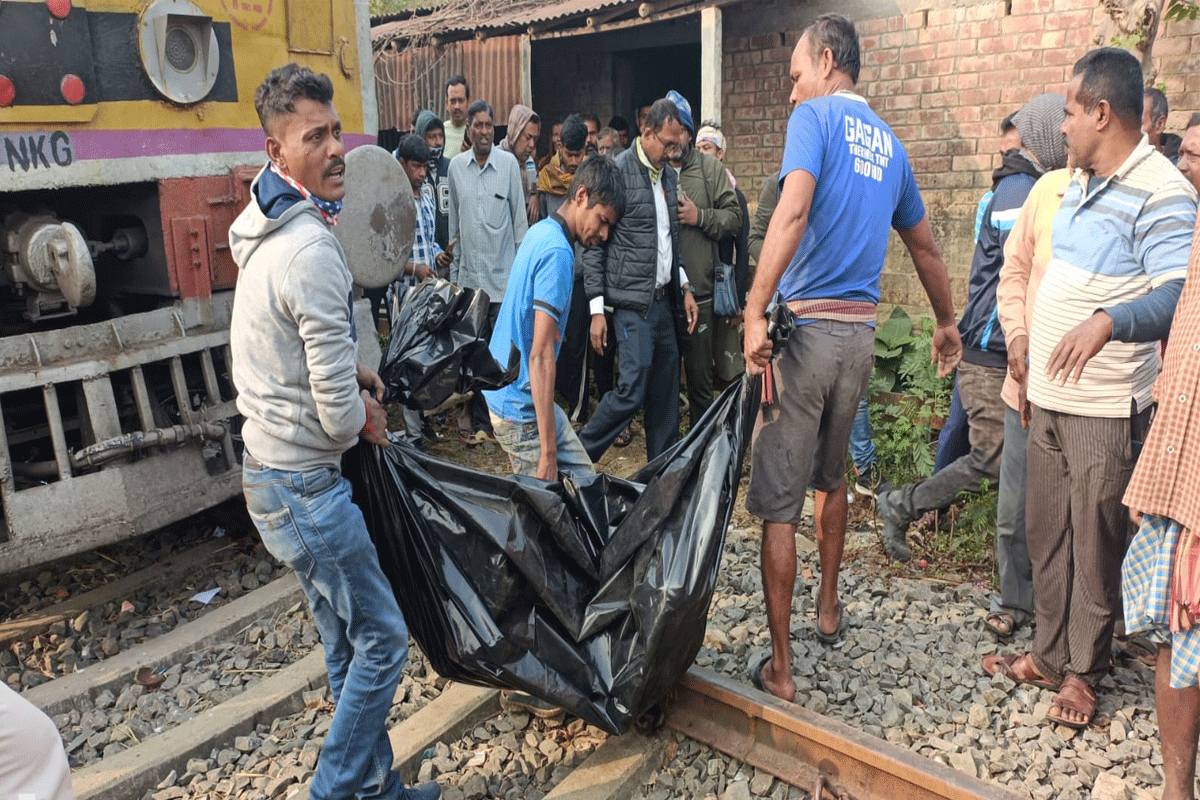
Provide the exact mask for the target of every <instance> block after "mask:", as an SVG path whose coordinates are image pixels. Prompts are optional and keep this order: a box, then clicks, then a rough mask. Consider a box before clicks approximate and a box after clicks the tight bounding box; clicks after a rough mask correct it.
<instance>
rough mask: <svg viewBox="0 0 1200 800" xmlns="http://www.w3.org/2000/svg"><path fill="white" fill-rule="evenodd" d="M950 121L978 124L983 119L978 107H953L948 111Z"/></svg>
mask: <svg viewBox="0 0 1200 800" xmlns="http://www.w3.org/2000/svg"><path fill="white" fill-rule="evenodd" d="M950 119H951V120H952V121H953V122H979V121H980V120H981V119H983V111H982V109H980V107H979V106H955V107H954V108H952V109H950Z"/></svg>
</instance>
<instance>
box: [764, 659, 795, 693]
mask: <svg viewBox="0 0 1200 800" xmlns="http://www.w3.org/2000/svg"><path fill="white" fill-rule="evenodd" d="M774 664H775V660H774V659H769V660H768V661H767V663H765V664H763V668H762V672H760V673H759V677H760V678H762V682H763V688H764V689H766V690H767V691H768V692H770V693H771V694H773V695H775V696H776V697H778V698H779V699H780V700H786V701H788V702H789V703H790V702H792V701H793V700H794V699H795V697H796V684H794V683H793V682H792V676H791V675H788V676H787V677H786V678H783V679H782V680H780V679H778V678H776V677H775V668H774Z"/></svg>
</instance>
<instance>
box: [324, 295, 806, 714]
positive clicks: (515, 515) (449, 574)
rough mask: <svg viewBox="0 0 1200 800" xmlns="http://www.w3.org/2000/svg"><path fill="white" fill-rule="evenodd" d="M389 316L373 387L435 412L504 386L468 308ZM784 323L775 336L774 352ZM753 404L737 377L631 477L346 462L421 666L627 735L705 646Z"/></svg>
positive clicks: (427, 307)
mask: <svg viewBox="0 0 1200 800" xmlns="http://www.w3.org/2000/svg"><path fill="white" fill-rule="evenodd" d="M425 287H430V288H425ZM484 308H486V306H485V307H484ZM397 311H399V312H401V316H400V318H399V319H400V320H402V321H398V323H397V325H396V327H395V328H394V330H393V334H392V341H391V342H390V343H389V345H388V348H387V353H386V354H385V357H384V363H383V364H382V365H381V367H380V370H379V372H380V375H381V376H383V378H384V381H385V382H387V383H388V384H389V393H393V394H394V395H396V396H398V397H399V398H400V399H402V400H403V401H404V402H406V403H410V404H412V405H414V406H419V407H424V408H430V407H433V406H435V405H436V404H437V403H439V402H441V399H444V398H440V397H439V395H440V394H441V393H442V392H443V391H445V389H446V387H447V386H454V385H455V384H457V385H458V387H459V388H462V387H463V386H464V385H468V384H470V382H471V381H472V380H475V379H479V377H480V376H487V377H486V379H485V380H486V381H494V380H495V376H496V374H497V373H499V372H502V371H503V370H502V369H501V367H500V365H498V364H496V363H495V362H494V361H492V362H491V363H490V364H488V363H486V362H487V360H489V359H490V354H488V352H487V350H486V347H481V346H480V345H481V344H484V343H485V340H483V341H481V340H480V339H481V337H483V336H485V335H486V328H487V326H486V313H483V316H482V317H481V316H480V308H479V305H478V296H477V295H474V294H473V293H472V295H466V294H462V290H458V289H454V288H453V287H450V286H449V285H448V284H445V283H444V282H441V283H430V282H427V283H426V284H423V285H422V286H419V287H416V289H414V290H409V291H408V292H407V293H406V294H405V295H404V296H403V298H402V304H401V306H400V307H399V308H398V309H397ZM783 313H784V314H786V313H787V312H786V308H784V310H783ZM404 320H406V321H404ZM481 320H482V322H481ZM790 324H791V323H790V320H786V321H784V322H783V324H775V323H773V325H772V328H773V329H777V330H778V331H779V333H778V334H776V336H777V337H778V338H782V337H783V336H785V335H786V332H787V331H788V330H789V329H790ZM402 325H409V326H415V327H417V328H419V330H418V331H416V332H414V331H412V330H408V329H406V328H403V327H401V326H402ZM470 331H475V333H474V334H472V333H470ZM472 336H475V337H476V338H472ZM423 348H428V349H429V350H430V352H428V353H422V352H420V351H421V350H422V349H423ZM455 365H459V366H461V365H466V366H465V367H463V368H462V373H461V374H460V373H456V370H458V369H459V366H455ZM456 375H457V377H456ZM511 379H512V378H511V377H509V378H508V380H511ZM484 385H487V383H486V382H485V383H484ZM759 392H760V380H759V379H758V378H751V377H749V376H746V377H745V378H744V379H743V380H742V381H741V382H739V383H737V384H735V385H734V386H731V387H730V388H729V389H728V390H726V391H725V393H724V394H722V395H721V397H720V398H719V399H718V400H717V401H716V402H715V403H713V405H712V406H711V407H710V408H709V409H708V411H707V413H706V414H705V415H704V417H703V418H702V419H701V420H700V421H699V422H698V424H696V425H695V426H693V427H692V430H691V431H690V432H689V433H688V435H687V436H686V437H685V438H684V439H683V440H682V441H681V442H679V443H678V444H677V445H675V446H674V447H673V448H671V449H670V450H668V451H667V452H665V453H663V454H662V455H660V456H659V457H658V458H657V459H655V460H654V461H652V462H651V463H649V464H647V465H646V466H645V467H643V468H642V469H641V470H639V471H638V472H637V474H635V475H633V476H631V477H630V478H628V479H621V478H616V477H613V476H611V475H605V474H596V475H594V476H591V477H589V478H587V479H584V480H582V481H580V482H578V483H574V482H571V481H564V482H556V483H545V482H542V481H539V480H536V479H533V478H524V477H517V476H507V477H502V476H497V475H491V474H489V473H485V472H481V471H479V470H475V469H471V468H469V467H466V466H463V465H461V464H455V463H451V462H448V461H444V460H441V459H438V458H435V457H433V456H429V455H426V454H424V453H421V452H419V451H417V450H415V449H413V448H410V447H408V446H407V445H403V444H401V443H400V442H399V441H398V440H396V439H393V440H392V441H393V444H392V446H391V447H389V448H387V449H379V448H376V447H372V446H366V445H362V446H359V447H357V448H355V449H354V450H352V451H350V452H349V453H347V454H346V456H345V458H344V459H343V471H344V473H345V475H346V477H347V478H349V480H350V482H351V484H352V485H353V487H354V500H355V502H356V503H357V504H358V506H359V507H360V508H361V509H362V511H363V514H364V515H365V517H366V520H367V526H368V528H369V529H370V531H371V535H372V538H373V539H374V541H375V544H376V547H377V549H378V551H379V559H380V563H381V564H382V566H383V570H384V573H385V574H386V575H387V577H388V580H389V581H390V582H391V585H392V589H393V590H394V591H395V593H396V598H397V599H398V601H399V603H400V607H401V609H402V610H403V611H404V616H405V619H406V620H407V622H408V627H409V631H410V632H411V633H412V636H413V638H414V639H416V641H417V643H418V644H419V645H420V647H421V650H422V651H424V653H425V655H426V656H427V657H428V658H429V660H430V663H431V664H432V665H433V668H434V669H436V670H437V671H438V673H439V674H441V675H443V676H445V677H447V678H451V679H454V680H458V681H463V682H466V683H472V684H478V685H483V686H493V687H497V688H512V689H522V690H525V691H528V692H530V693H532V694H534V695H536V696H538V697H541V698H543V699H544V700H546V701H548V702H550V703H553V704H554V705H557V706H560V707H562V708H565V709H566V710H567V711H569V712H571V713H572V714H575V715H577V716H579V717H581V718H583V719H585V720H587V721H588V722H590V723H592V724H594V725H597V726H598V727H600V728H603V729H604V730H607V731H609V732H611V733H622V732H624V731H626V730H628V729H629V727H630V726H631V725H632V723H633V722H634V721H635V720H636V719H637V718H638V717H639V716H640V715H641V714H642V713H644V712H645V711H646V710H648V709H649V708H650V707H651V706H653V705H654V704H655V703H657V702H658V701H659V700H660V699H662V697H663V696H664V695H665V694H666V693H667V691H668V689H669V688H670V687H671V686H672V685H673V684H674V683H675V682H676V681H677V680H678V679H679V678H680V677H681V676H682V675H683V674H684V673H685V672H686V671H687V669H688V667H689V666H690V665H691V664H692V661H693V659H694V658H695V656H696V653H697V652H698V651H699V649H700V645H701V643H702V641H703V639H704V631H705V628H706V627H707V618H708V607H709V603H710V601H711V600H712V593H713V587H714V585H715V583H716V577H717V570H718V568H719V566H720V561H721V549H722V546H723V544H724V540H725V530H726V528H727V526H728V524H729V518H730V515H731V513H732V510H733V505H734V501H735V500H736V498H737V489H738V482H739V480H740V479H741V474H742V462H743V457H744V455H745V452H746V447H747V444H748V440H749V434H750V428H751V425H752V423H753V420H754V417H755V414H756V413H757V411H758V407H759V402H760V396H759ZM405 395H408V397H407V399H405V397H404V396H405ZM447 395H448V393H447Z"/></svg>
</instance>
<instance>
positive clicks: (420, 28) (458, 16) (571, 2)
mask: <svg viewBox="0 0 1200 800" xmlns="http://www.w3.org/2000/svg"><path fill="white" fill-rule="evenodd" d="M638 4H639V3H638V0H560V2H553V3H546V2H526V3H521V2H516V3H508V4H505V5H504V6H502V7H501V6H496V7H493V8H490V9H488V11H487V12H486V13H481V12H479V11H478V10H465V11H464V10H455V9H451V8H449V7H447V9H446V10H445V11H443V12H439V11H434V12H433V13H431V14H428V15H418V16H413V17H410V18H409V19H403V20H396V21H395V22H386V23H383V24H382V25H376V26H375V27H373V28H372V29H371V40H372V43H373V44H374V46H375V48H376V49H379V48H380V47H381V46H383V45H385V44H387V43H388V42H390V41H394V40H397V39H416V38H420V37H424V36H434V35H438V36H447V37H454V36H455V35H456V34H458V35H461V34H464V33H473V32H476V31H488V32H489V33H498V32H500V31H507V30H511V31H514V32H515V31H518V30H523V29H525V28H527V27H528V26H530V25H535V24H541V23H546V22H554V21H556V20H567V19H570V18H572V17H581V16H584V15H588V14H594V13H595V12H597V11H606V10H608V9H615V8H617V7H619V6H628V8H629V11H635V10H636V9H637V7H638Z"/></svg>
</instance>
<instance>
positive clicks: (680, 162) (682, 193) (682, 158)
mask: <svg viewBox="0 0 1200 800" xmlns="http://www.w3.org/2000/svg"><path fill="white" fill-rule="evenodd" d="M667 99H668V100H671V101H672V102H673V103H675V105H676V106H678V108H679V119H680V120H681V121H682V122H683V128H684V132H685V136H684V140H683V146H682V148H680V149H679V150H678V151H676V155H675V156H672V158H671V166H673V167H675V169H676V170H677V171H678V173H679V202H678V207H677V209H676V214H677V215H678V217H679V247H680V254H681V256H682V258H683V263H684V265H685V266H686V268H687V271H688V278H690V279H691V281H692V286H693V287H694V288H695V290H696V294H695V297H696V307H697V308H698V309H699V316H698V317H697V319H696V326H695V328H694V329H693V330H692V332H691V333H689V334H687V335H685V336H684V337H683V340H682V346H683V368H684V371H685V372H686V373H687V394H688V414H689V416H690V417H691V424H692V425H695V424H696V423H697V422H698V421H699V420H700V417H702V416H703V415H704V412H705V411H707V410H708V407H709V406H710V405H711V404H712V400H713V377H714V372H715V370H716V353H717V352H719V351H718V350H717V349H716V347H715V343H716V338H717V337H716V327H717V325H718V324H720V325H721V328H722V336H721V337H720V341H721V344H722V345H724V344H725V343H726V341H727V340H728V338H729V337H728V329H729V327H730V326H729V321H728V320H724V319H722V320H720V321H719V323H718V320H717V319H716V318H715V317H714V316H713V280H714V276H715V274H716V268H717V257H718V248H717V243H718V242H719V241H720V240H721V239H724V238H726V237H728V236H736V235H737V234H738V231H740V230H741V229H742V209H741V207H740V206H739V205H738V199H737V193H736V192H735V191H734V190H733V184H732V183H730V181H729V175H728V173H726V172H725V167H724V166H723V165H722V164H721V162H720V161H719V160H717V159H715V158H713V157H712V156H710V155H707V154H705V153H702V152H700V151H699V150H697V149H696V148H695V147H694V146H693V145H692V137H693V136H694V135H695V132H696V126H695V123H693V122H692V107H691V104H690V103H688V101H687V99H686V98H685V97H684V96H683V95H681V94H680V93H679V92H677V91H675V90H674V89H672V90H671V91H669V92H667ZM735 336H736V334H735Z"/></svg>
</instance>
